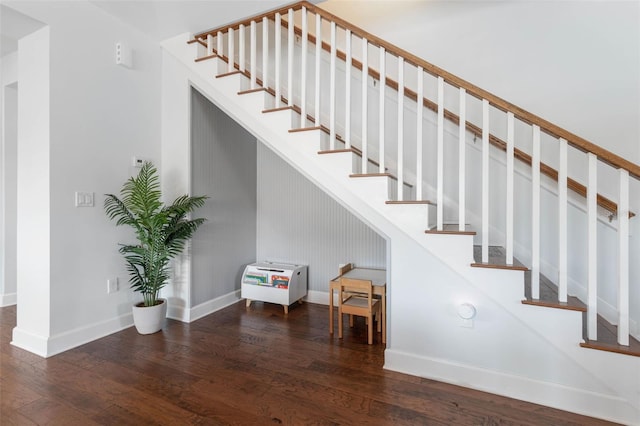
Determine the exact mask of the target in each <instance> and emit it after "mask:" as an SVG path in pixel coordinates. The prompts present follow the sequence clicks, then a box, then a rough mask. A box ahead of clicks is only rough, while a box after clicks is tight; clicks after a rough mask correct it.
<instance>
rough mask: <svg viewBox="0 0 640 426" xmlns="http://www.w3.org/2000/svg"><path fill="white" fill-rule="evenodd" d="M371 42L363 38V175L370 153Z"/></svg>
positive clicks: (365, 171)
mask: <svg viewBox="0 0 640 426" xmlns="http://www.w3.org/2000/svg"><path fill="white" fill-rule="evenodd" d="M368 57H369V41H368V40H367V39H366V38H365V37H362V142H361V144H362V149H361V150H362V173H367V163H368V158H369V157H368V155H369V154H368V152H367V126H368V123H367V110H368V107H367V106H368V104H367V102H368V101H367V91H368V88H369V87H368V86H369V85H368V84H367V82H368V80H369V60H368Z"/></svg>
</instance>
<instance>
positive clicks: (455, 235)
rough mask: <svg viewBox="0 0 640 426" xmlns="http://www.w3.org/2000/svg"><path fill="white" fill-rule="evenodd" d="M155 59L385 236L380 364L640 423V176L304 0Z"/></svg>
mask: <svg viewBox="0 0 640 426" xmlns="http://www.w3.org/2000/svg"><path fill="white" fill-rule="evenodd" d="M318 40H322V43H318ZM163 48H164V50H165V52H166V53H167V57H169V56H170V57H171V58H172V60H174V61H175V62H176V63H179V64H180V67H178V68H180V70H179V71H178V68H175V67H174V68H173V69H174V71H171V72H167V73H166V74H167V75H171V74H172V72H173V74H174V75H176V76H180V78H183V76H185V77H184V78H185V79H184V81H181V82H177V83H176V84H177V85H180V84H182V85H184V82H186V81H187V80H188V81H189V82H190V84H191V85H193V86H195V87H196V88H197V89H198V90H199V91H201V92H202V93H203V94H204V95H205V96H207V97H208V98H209V99H210V100H211V101H212V102H213V103H215V104H216V105H217V106H218V107H220V108H221V109H223V110H224V111H225V112H226V113H227V114H228V115H229V116H231V117H232V118H234V119H235V120H236V121H237V122H238V123H239V124H241V125H242V126H243V127H245V129H247V130H248V131H250V132H251V133H252V134H253V135H254V136H256V138H257V139H259V140H260V141H261V142H262V143H264V144H265V145H267V146H269V147H270V148H271V149H272V150H273V151H275V152H276V153H278V154H279V155H280V156H281V157H282V158H283V159H285V160H286V161H287V162H289V163H290V164H291V165H293V166H294V167H295V168H296V169H298V170H299V171H300V172H301V173H302V174H303V175H305V176H306V177H307V178H309V179H310V180H311V181H313V182H314V183H315V184H316V185H318V186H319V187H321V188H322V189H323V190H324V191H326V192H327V193H328V194H329V195H331V196H332V197H334V198H335V199H336V200H338V201H339V202H340V203H341V204H342V205H344V206H345V207H347V208H348V209H349V210H351V211H352V212H353V213H354V214H356V215H357V216H358V217H360V218H361V219H362V220H363V221H365V222H366V223H368V224H369V225H370V226H372V227H373V228H374V229H376V230H377V231H378V232H379V233H381V234H382V235H384V236H385V237H387V239H388V241H389V250H390V252H391V256H390V265H389V268H388V269H389V277H388V282H389V283H390V284H389V291H388V293H389V299H390V300H389V330H390V331H389V345H388V348H387V351H386V364H385V368H389V369H392V370H397V371H403V372H407V373H410V374H414V375H419V376H424V377H429V378H434V379H438V380H444V381H448V382H453V383H458V384H462V385H466V386H470V387H475V388H479V389H483V390H487V391H490V392H494V393H501V394H506V395H507V396H511V397H515V398H521V399H525V400H529V401H533V402H538V403H541V404H545V405H550V406H554V407H558V408H562V409H566V410H570V411H575V412H580V413H582V414H588V415H593V416H597V417H602V418H607V419H611V420H615V421H621V422H626V423H640V342H638V340H637V339H636V338H634V335H635V336H636V337H638V334H639V330H638V324H637V323H636V322H634V319H635V321H637V320H638V319H639V318H640V312H634V311H633V308H635V307H636V306H637V305H634V303H630V298H631V297H632V296H631V295H635V296H636V297H637V295H638V289H637V288H634V287H631V288H630V283H633V282H637V278H638V277H630V276H629V270H630V268H629V257H630V253H634V252H633V250H631V249H630V248H629V235H630V231H629V229H630V226H633V225H634V224H633V219H632V218H633V216H634V213H633V212H631V211H630V207H629V206H630V205H633V206H638V202H639V201H640V200H638V199H637V198H633V197H631V195H630V190H629V186H630V182H631V185H636V184H637V182H636V181H637V180H638V179H640V167H639V166H637V165H635V164H633V163H630V162H628V161H626V160H624V159H622V158H620V157H617V156H616V155H614V154H612V153H610V152H607V151H605V150H603V149H601V148H599V147H598V146H596V145H594V144H592V143H590V142H588V141H586V140H584V139H582V138H580V137H578V136H576V135H574V134H572V133H570V132H568V131H566V130H564V129H561V128H559V127H558V126H555V125H553V124H552V123H549V122H547V121H546V120H544V119H542V118H540V117H537V116H535V115H533V114H531V113H528V112H527V111H524V110H522V109H520V108H518V107H517V106H515V105H512V104H510V103H509V102H507V101H505V100H503V99H500V98H498V97H496V96H494V95H492V94H490V93H488V92H486V91H484V90H482V89H480V88H477V87H475V86H473V85H472V84H470V83H468V82H466V81H464V80H462V79H460V78H458V77H456V76H454V75H451V74H449V73H447V72H446V71H444V70H442V69H439V68H438V67H436V66H434V65H432V64H429V63H427V62H425V61H423V60H421V59H420V58H417V57H415V56H413V55H411V54H409V53H408V52H405V51H403V50H401V49H399V48H397V47H395V46H393V45H391V44H389V43H386V42H385V41H383V40H380V39H378V38H377V37H375V36H374V35H372V34H369V33H367V32H365V31H363V30H360V29H358V28H356V27H354V26H353V25H350V24H349V23H347V22H344V21H342V20H341V19H340V18H338V17H336V16H333V15H331V14H329V13H327V12H325V11H323V10H322V9H320V8H318V7H316V6H315V5H313V4H310V3H307V2H299V3H296V4H293V5H291V6H289V7H287V8H284V9H280V10H275V11H272V12H269V13H266V14H264V15H261V16H257V17H253V18H250V19H248V20H246V21H243V22H239V23H234V24H231V25H228V26H225V27H224V28H219V29H214V30H211V31H207V32H204V33H201V34H197V35H196V36H195V37H187V36H183V37H178V38H175V39H172V40H168V41H166V42H165V43H163ZM363 70H364V72H363ZM318 76H319V78H318ZM166 78H169V77H166ZM185 87H187V86H186V85H185ZM345 94H347V95H345ZM428 94H429V95H434V94H435V100H432V99H429V96H427V95H428ZM445 105H447V108H445ZM452 105H454V106H452ZM363 106H364V107H363ZM398 123H401V125H398ZM523 140H527V141H531V146H532V148H531V152H530V153H529V152H525V150H524V148H522V146H523V145H525V144H522V142H521V141H523ZM475 142H479V143H475ZM518 142H520V143H518ZM541 145H544V146H549V145H551V146H553V147H555V148H554V149H553V151H551V152H550V151H548V150H547V151H545V150H543V149H541ZM577 155H582V156H584V157H585V161H584V162H585V163H586V164H587V166H586V169H581V170H578V169H576V167H577V166H576V164H575V163H576V162H575V161H572V162H569V160H568V159H569V158H575V157H576V156H577ZM599 167H600V169H602V168H603V167H606V168H608V169H610V170H607V172H606V173H605V174H606V179H602V178H601V179H600V180H598V175H597V171H598V170H599ZM574 173H575V175H576V176H586V181H587V184H586V185H583V184H581V183H579V182H578V180H574V179H572V178H571V176H572V175H573V174H574ZM611 176H613V177H614V179H611ZM603 180H604V181H605V185H604V186H603V188H602V191H601V192H602V193H606V194H607V195H608V197H606V196H604V195H602V194H599V193H598V191H599V189H600V188H599V187H598V183H600V182H602V181H603ZM612 187H615V190H613V193H614V194H615V195H616V200H615V201H613V200H612V199H611V198H613V197H612V196H611V195H610V193H611V192H612V190H611V188H612ZM634 195H635V196H636V197H637V194H634ZM550 234H551V235H552V236H553V238H549V235H550ZM569 235H571V236H572V239H569ZM576 235H579V237H575V236H576ZM611 253H614V255H611ZM416 265H418V267H419V269H420V274H424V275H425V276H424V277H422V276H420V277H417V276H416V274H414V273H412V271H414V270H415V269H416ZM602 271H606V272H607V273H609V272H611V273H612V275H614V277H613V278H612V279H609V278H607V279H602V276H603V274H602ZM634 280H635V281H634ZM612 283H614V284H612ZM611 295H614V296H611ZM612 297H613V300H612ZM464 298H467V299H469V298H470V299H472V300H475V301H476V306H477V307H478V316H477V319H475V324H476V325H475V328H474V330H473V332H471V331H469V330H466V329H462V328H461V327H460V326H459V319H458V318H457V317H456V309H457V306H458V303H459V301H464V300H465V299H464ZM421 300H427V301H428V302H426V306H425V305H420V301H421ZM631 300H632V301H633V299H631ZM485 312H487V313H489V314H488V315H487V316H486V317H485V316H484V315H486V314H485ZM485 318H486V319H485ZM423 321H424V322H423ZM434 321H438V327H440V326H442V329H443V330H444V331H443V330H435V329H436V328H438V327H434V326H430V324H434ZM440 321H442V323H440ZM456 321H458V322H456ZM446 322H450V323H451V324H450V326H449V325H447V324H445V323H446ZM613 324H615V325H613ZM416 327H420V328H424V329H425V330H420V332H416V330H415V328H416ZM447 327H450V328H448V329H447ZM446 330H448V331H446ZM467 331H469V332H468V333H467ZM484 333H487V334H484ZM632 334H633V335H632ZM479 335H481V336H490V337H488V338H489V339H495V347H493V348H492V349H491V344H489V345H487V342H475V339H477V338H478V336H479ZM418 336H420V337H418ZM474 342H475V344H474ZM534 342H535V345H534V344H533V343H534ZM448 346H450V347H448ZM594 349H595V350H594ZM485 351H489V352H493V353H492V354H483V353H482V352H485ZM612 352H613V353H612ZM514 360H517V361H514ZM537 361H540V362H537Z"/></svg>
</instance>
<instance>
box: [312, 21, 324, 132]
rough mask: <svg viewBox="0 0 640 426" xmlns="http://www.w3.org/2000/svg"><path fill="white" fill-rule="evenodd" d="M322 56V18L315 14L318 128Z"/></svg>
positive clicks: (316, 119) (315, 101)
mask: <svg viewBox="0 0 640 426" xmlns="http://www.w3.org/2000/svg"><path fill="white" fill-rule="evenodd" d="M321 54H322V17H321V16H320V14H316V64H315V65H316V75H315V92H314V93H315V95H314V96H315V97H314V106H315V107H314V109H313V113H314V115H315V125H316V127H319V126H320V125H321V124H322V120H321V118H322V117H321V111H320V106H321V105H320V81H321V78H322V76H321V75H320V58H321Z"/></svg>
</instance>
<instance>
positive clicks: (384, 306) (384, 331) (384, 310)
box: [382, 291, 387, 343]
mask: <svg viewBox="0 0 640 426" xmlns="http://www.w3.org/2000/svg"><path fill="white" fill-rule="evenodd" d="M382 343H387V292H386V291H385V292H384V294H383V295H382Z"/></svg>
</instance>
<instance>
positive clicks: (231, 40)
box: [227, 28, 235, 72]
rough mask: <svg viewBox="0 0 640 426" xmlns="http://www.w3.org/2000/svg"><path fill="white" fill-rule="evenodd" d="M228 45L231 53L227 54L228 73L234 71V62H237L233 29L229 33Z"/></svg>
mask: <svg viewBox="0 0 640 426" xmlns="http://www.w3.org/2000/svg"><path fill="white" fill-rule="evenodd" d="M227 44H228V50H229V53H228V54H227V59H228V60H227V72H232V71H233V62H234V61H235V36H234V31H233V28H229V31H227Z"/></svg>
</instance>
